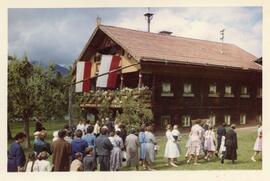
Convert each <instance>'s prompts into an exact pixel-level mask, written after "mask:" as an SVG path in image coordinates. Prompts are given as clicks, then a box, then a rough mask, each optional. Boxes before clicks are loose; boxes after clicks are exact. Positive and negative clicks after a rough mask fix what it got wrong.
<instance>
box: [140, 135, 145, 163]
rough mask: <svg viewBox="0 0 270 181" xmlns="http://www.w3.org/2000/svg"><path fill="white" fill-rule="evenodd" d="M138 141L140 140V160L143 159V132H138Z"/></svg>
mask: <svg viewBox="0 0 270 181" xmlns="http://www.w3.org/2000/svg"><path fill="white" fill-rule="evenodd" d="M139 142H140V160H144V159H145V133H144V132H140V133H139Z"/></svg>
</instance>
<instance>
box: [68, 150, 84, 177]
mask: <svg viewBox="0 0 270 181" xmlns="http://www.w3.org/2000/svg"><path fill="white" fill-rule="evenodd" d="M82 160H83V155H82V153H80V152H77V153H76V154H75V160H73V161H72V162H71V165H70V171H72V172H78V171H83V163H82Z"/></svg>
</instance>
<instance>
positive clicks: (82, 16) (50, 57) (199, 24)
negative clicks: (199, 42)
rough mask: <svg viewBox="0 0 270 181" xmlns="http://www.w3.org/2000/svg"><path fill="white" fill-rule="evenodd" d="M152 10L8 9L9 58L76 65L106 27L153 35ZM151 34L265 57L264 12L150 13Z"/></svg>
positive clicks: (236, 9)
mask: <svg viewBox="0 0 270 181" xmlns="http://www.w3.org/2000/svg"><path fill="white" fill-rule="evenodd" d="M147 11H148V9H147V8H69V9H63V8H52V9H45V8H43V9H33V8H32V9H9V10H8V53H9V54H10V55H16V56H17V57H21V56H23V55H25V54H26V55H27V56H28V57H29V58H30V60H32V61H40V62H41V63H43V64H48V63H57V64H60V65H63V66H69V65H71V64H72V63H73V62H74V61H75V60H76V59H77V58H78V56H79V54H80V53H81V51H82V49H83V47H84V46H85V44H86V42H87V41H88V39H89V38H90V36H91V34H92V32H93V31H94V29H95V27H96V18H97V16H99V17H101V23H102V24H104V25H112V26H119V27H125V28H130V29H135V30H142V31H147V22H146V20H145V17H144V16H143V14H144V13H146V12H147ZM150 12H152V13H154V17H153V19H152V21H151V32H156V33H157V32H159V31H162V30H167V31H171V32H173V35H176V36H182V37H190V38H197V39H204V40H210V41H220V39H219V38H220V30H222V29H225V37H224V42H225V43H233V44H235V45H237V46H239V47H241V48H242V49H244V50H246V51H248V52H250V53H252V54H253V55H255V56H257V57H261V56H262V8H261V7H209V8H207V7H178V8H150Z"/></svg>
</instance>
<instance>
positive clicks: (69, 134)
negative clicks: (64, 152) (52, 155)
mask: <svg viewBox="0 0 270 181" xmlns="http://www.w3.org/2000/svg"><path fill="white" fill-rule="evenodd" d="M64 140H66V141H67V142H69V143H70V144H71V142H72V141H73V139H72V131H71V130H68V131H67V135H66V136H65V138H64Z"/></svg>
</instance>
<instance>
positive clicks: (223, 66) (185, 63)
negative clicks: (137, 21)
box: [141, 57, 262, 72]
mask: <svg viewBox="0 0 270 181" xmlns="http://www.w3.org/2000/svg"><path fill="white" fill-rule="evenodd" d="M141 60H142V61H145V62H147V61H148V62H159V63H165V64H168V63H170V64H181V65H195V66H202V67H213V68H214V67H216V68H230V69H236V70H239V69H240V70H243V71H256V72H262V69H252V68H243V67H233V66H226V65H215V64H209V63H206V64H202V63H193V62H188V61H176V60H166V59H154V58H147V57H142V58H141Z"/></svg>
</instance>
